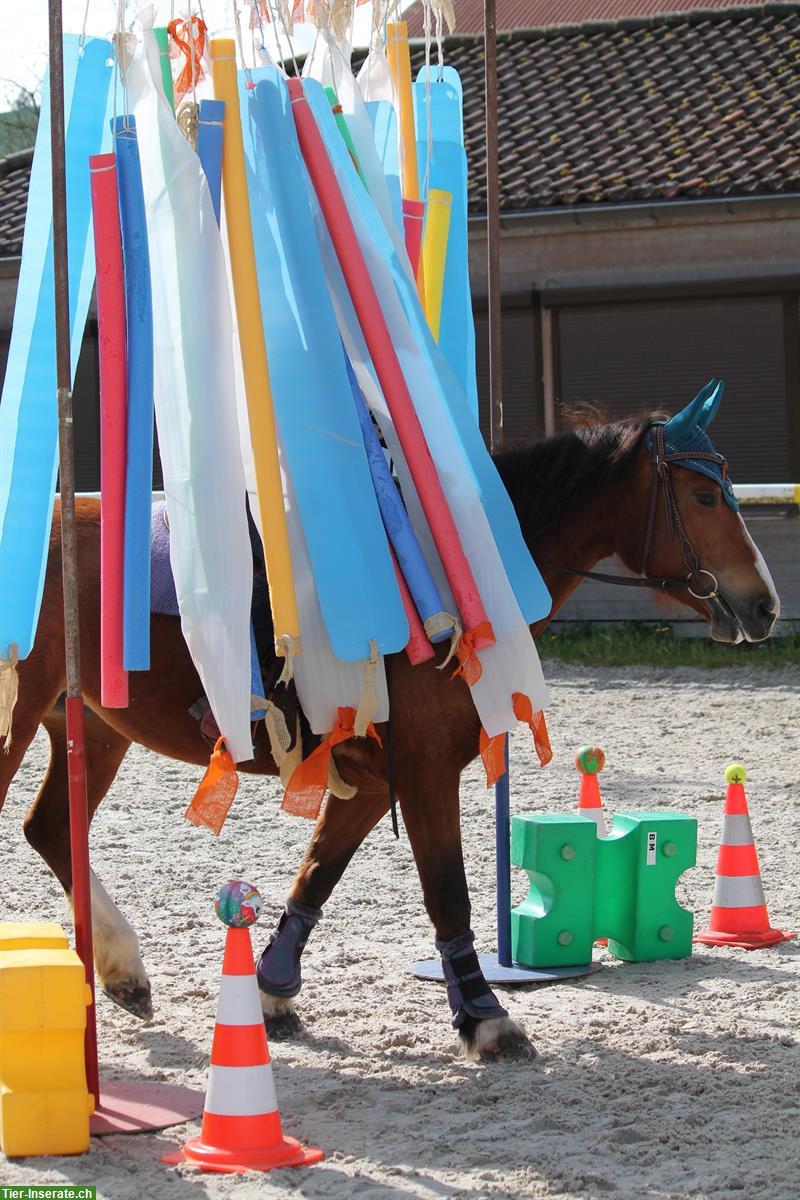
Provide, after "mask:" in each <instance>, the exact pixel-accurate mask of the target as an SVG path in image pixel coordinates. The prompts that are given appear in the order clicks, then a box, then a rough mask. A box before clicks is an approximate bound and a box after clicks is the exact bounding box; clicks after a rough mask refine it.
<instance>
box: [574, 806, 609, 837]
mask: <svg viewBox="0 0 800 1200" xmlns="http://www.w3.org/2000/svg"><path fill="white" fill-rule="evenodd" d="M578 816H579V817H586V818H587V819H588V820H589V821H594V823H595V825H596V826H597V836H598V837H608V826H607V825H606V815H605V813H604V812H603V810H602V808H579V809H578Z"/></svg>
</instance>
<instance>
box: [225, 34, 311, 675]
mask: <svg viewBox="0 0 800 1200" xmlns="http://www.w3.org/2000/svg"><path fill="white" fill-rule="evenodd" d="M211 68H212V76H213V80H214V95H215V97H216V98H217V99H218V100H224V101H225V119H224V124H223V129H222V189H223V195H224V197H225V212H226V223H227V229H228V248H229V250H230V256H231V275H232V276H233V295H234V300H235V303H236V317H237V320H238V324H239V345H240V347H241V352H242V369H243V373H244V387H245V394H246V397H247V416H248V421H249V424H250V441H251V443H252V446H253V462H254V466H255V473H256V490H257V492H258V511H259V514H260V516H261V530H262V533H263V537H264V557H265V559H266V565H267V580H268V583H269V595H270V603H271V606H272V620H273V626H274V630H275V649H276V652H277V653H278V654H280V655H286V653H287V650H288V646H287V645H286V641H285V640H283V641H281V639H286V638H287V637H288V638H292V639H293V641H294V645H293V646H292V649H293V651H294V652H295V653H296V652H297V651H299V649H300V642H299V638H300V623H299V620H298V616H297V600H296V597H295V590H294V577H293V575H292V557H291V553H290V550H289V533H288V530H287V528H286V513H285V512H284V508H283V488H282V486H281V474H280V466H279V464H278V443H277V439H276V436H275V413H274V410H273V406H272V392H271V390H270V382H269V367H268V365H267V348H266V345H265V343H264V328H263V326H262V323H261V299H260V296H259V292H258V276H257V274H256V261H255V254H254V252H253V227H252V224H251V220H250V204H249V201H248V198H247V175H246V171H245V162H244V147H243V145H242V127H241V117H240V112H239V92H238V86H237V81H236V49H235V43H234V41H233V39H232V38H215V39H214V40H213V41H212V42H211Z"/></svg>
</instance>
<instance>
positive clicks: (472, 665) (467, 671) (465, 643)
mask: <svg viewBox="0 0 800 1200" xmlns="http://www.w3.org/2000/svg"><path fill="white" fill-rule="evenodd" d="M477 638H481V639H482V640H485V641H489V642H493V641H494V631H493V629H492V624H491V621H481V623H480V625H476V626H475V628H474V629H467V630H466V631H465V632H464V633H462V635H461V637H460V638H459V639H458V645H457V646H456V658H457V659H458V662H459V665H458V666H457V667H456V669H455V671H453V674H452V675H451V677H450V678H451V679H455V677H456V675H458V676H459V677H460V678H461V679H463V680H464V682H465V683H468V684H469V686H470V687H472V686H473V684H476V683H477V682H478V680H479V679H480V677H481V675H482V674H483V667H482V666H481V660H480V659H479V658H478V652H477V650H476V649H475V641H476V639H477Z"/></svg>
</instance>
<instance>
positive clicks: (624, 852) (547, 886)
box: [511, 813, 697, 967]
mask: <svg viewBox="0 0 800 1200" xmlns="http://www.w3.org/2000/svg"><path fill="white" fill-rule="evenodd" d="M696 860H697V821H696V820H695V819H694V817H689V816H686V815H685V814H684V813H635V814H634V813H617V814H616V815H615V816H614V821H613V824H612V827H611V832H610V834H609V836H608V837H607V838H600V837H598V836H597V826H596V825H595V823H594V821H589V820H587V818H586V817H579V816H577V815H566V816H555V815H551V814H544V813H529V814H526V815H523V816H518V817H514V818H513V819H512V822H511V861H512V862H513V863H514V865H515V866H517V867H522V869H523V870H524V871H525V872H526V873H527V875H528V879H529V880H530V891H529V892H528V895H527V897H526V898H525V900H523V902H522V904H520V905H519V906H518V907H517V908H515V909H512V912H511V936H512V950H513V955H514V959H515V961H516V962H518V963H519V964H520V965H521V966H525V967H570V966H580V965H582V964H584V963H588V962H591V960H592V944H593V943H594V942H595V941H596V939H597V938H600V937H606V938H608V948H609V950H610V951H611V953H612V954H615V955H616V956H617V958H622V959H625V960H626V961H627V962H649V961H651V960H653V959H660V958H686V957H687V956H688V955H689V954H691V952H692V926H693V922H694V918H693V915H692V913H690V912H688V911H687V909H685V908H682V907H681V905H680V904H678V902H677V900H676V899H675V886H676V884H677V882H678V880H679V878H680V877H681V875H682V874H683V872H684V871H687V870H688V869H689V867H693V866H694V865H695V862H696Z"/></svg>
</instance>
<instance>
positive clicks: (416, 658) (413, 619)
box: [392, 550, 435, 667]
mask: <svg viewBox="0 0 800 1200" xmlns="http://www.w3.org/2000/svg"><path fill="white" fill-rule="evenodd" d="M392 562H393V563H394V573H395V575H396V576H397V586H398V587H399V589H400V598H401V600H402V601H403V608H404V609H405V614H406V620H407V621H408V628H409V631H410V636H409V639H408V645H407V646H406V654H407V655H408V661H409V662H410V663H411V665H412V666H414V667H418V666H419V664H420V663H424V662H427V661H428V659H429V658H433V656H434V654H435V650H434V648H433V646H432V645H431V643H430V639H429V637H428V635H427V633H426V632H425V626H424V625H423V624H422V618H421V617H420V615H419V613H418V612H417V606H416V605H415V603H414V601H413V599H412V597H411V592H410V591H409V590H408V584H407V583H406V581H405V576H404V575H403V572H402V571H401V570H400V564H399V563H398V561H397V559H396V558H395V554H394V550H392Z"/></svg>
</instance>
